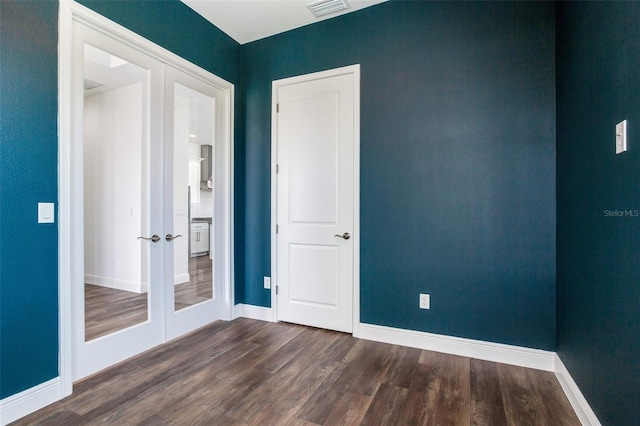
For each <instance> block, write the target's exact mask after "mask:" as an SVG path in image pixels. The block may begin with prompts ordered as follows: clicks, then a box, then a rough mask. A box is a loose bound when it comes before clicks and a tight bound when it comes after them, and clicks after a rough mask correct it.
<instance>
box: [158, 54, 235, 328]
mask: <svg viewBox="0 0 640 426" xmlns="http://www.w3.org/2000/svg"><path fill="white" fill-rule="evenodd" d="M223 100H224V93H223V92H222V91H221V90H220V89H218V88H216V87H214V86H213V85H212V84H211V83H209V82H206V81H204V80H202V79H200V78H196V77H194V76H192V75H189V74H187V73H185V72H184V71H180V70H177V69H175V68H173V67H171V66H166V67H165V138H166V146H165V154H166V155H165V157H166V164H165V170H166V171H167V172H166V173H165V182H166V187H167V190H168V191H167V197H166V200H165V205H166V210H167V211H168V212H171V213H170V214H168V215H166V218H165V229H167V230H168V231H167V232H169V233H170V234H172V235H173V236H176V238H174V239H172V240H171V239H170V240H169V244H168V245H167V249H168V250H167V253H166V257H165V259H166V261H165V271H166V276H167V277H169V279H168V280H167V285H166V294H167V299H166V304H165V310H166V330H167V340H170V339H172V338H174V337H177V336H180V335H182V334H184V333H186V332H188V331H190V330H194V329H195V328H198V327H201V326H203V325H205V324H208V323H210V322H212V321H215V320H217V319H221V318H225V316H226V315H225V301H224V299H225V297H224V282H225V270H226V268H225V261H224V259H225V250H224V245H223V242H224V236H225V235H226V234H228V228H225V227H226V226H227V225H226V217H225V216H226V215H225V209H224V205H225V204H227V203H226V201H225V193H226V191H225V182H227V181H228V179H227V178H226V177H225V176H224V170H225V167H224V159H225V158H227V157H228V146H226V145H225V143H224V140H225V137H224V133H225V126H224V125H221V123H223V121H224V120H223V115H222V114H221V112H222V111H223V110H224V108H223ZM216 123H217V125H216ZM205 175H206V176H205ZM192 229H194V232H193V233H192V232H191V230H192ZM178 235H180V237H177V236H178Z"/></svg>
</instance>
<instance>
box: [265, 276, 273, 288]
mask: <svg viewBox="0 0 640 426" xmlns="http://www.w3.org/2000/svg"><path fill="white" fill-rule="evenodd" d="M264 288H266V289H267V290H269V289H270V288H271V277H264Z"/></svg>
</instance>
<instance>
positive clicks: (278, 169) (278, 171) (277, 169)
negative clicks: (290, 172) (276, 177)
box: [276, 164, 280, 174]
mask: <svg viewBox="0 0 640 426" xmlns="http://www.w3.org/2000/svg"><path fill="white" fill-rule="evenodd" d="M278 173H280V165H278V164H276V174H278Z"/></svg>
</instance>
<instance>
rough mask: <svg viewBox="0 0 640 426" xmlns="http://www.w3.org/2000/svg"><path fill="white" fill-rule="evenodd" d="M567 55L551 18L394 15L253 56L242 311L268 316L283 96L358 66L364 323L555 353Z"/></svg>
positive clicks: (518, 12)
mask: <svg viewBox="0 0 640 426" xmlns="http://www.w3.org/2000/svg"><path fill="white" fill-rule="evenodd" d="M554 52H555V33H554V6H553V4H552V3H544V2H542V3H541V2H533V3H523V2H513V3H511V2H509V3H507V2H490V3H486V2H468V3H460V2H449V3H443V2H396V1H393V2H389V3H384V4H381V5H378V6H374V7H372V8H368V9H365V10H363V11H360V12H358V13H354V14H350V15H345V16H342V17H338V18H335V19H331V20H328V21H324V22H321V23H318V24H314V25H311V26H307V27H304V28H301V29H297V30H293V31H290V32H287V33H284V34H281V35H277V36H273V37H270V38H267V39H264V40H260V41H256V42H253V43H250V44H247V45H245V46H243V51H242V53H243V59H242V67H243V80H244V82H245V89H246V96H245V105H244V106H245V109H244V116H243V117H242V118H241V121H242V122H243V123H244V126H245V130H244V131H245V138H244V140H243V141H241V142H240V143H241V144H243V146H242V147H241V151H242V152H243V153H244V155H245V157H244V161H245V164H244V168H245V179H246V182H245V186H244V188H240V187H239V188H238V192H237V193H236V196H237V197H239V198H240V197H242V198H243V199H244V203H245V207H246V208H245V215H246V216H245V218H244V223H238V224H237V225H238V226H240V227H244V230H245V232H246V245H245V247H244V253H243V257H244V259H245V261H246V265H244V267H245V269H244V271H241V270H238V269H236V279H237V280H238V287H244V289H245V290H244V292H242V293H241V292H238V300H237V301H238V302H242V303H248V304H254V305H260V306H269V304H270V293H269V291H268V290H264V289H263V288H262V277H263V276H264V275H270V232H269V228H270V208H271V207H270V195H269V194H270V171H269V170H270V144H271V136H270V135H271V128H270V127H271V124H270V123H271V82H272V80H276V79H280V78H285V77H290V76H294V75H298V74H304V73H309V72H314V71H320V70H324V69H328V68H334V67H339V66H344V65H351V64H355V63H359V64H361V72H362V83H361V194H360V197H361V245H362V249H361V321H363V322H365V323H373V324H381V325H387V326H393V327H400V328H406V329H413V330H422V331H429V332H435V333H442V334H447V335H453V336H463V337H469V338H474V339H481V340H488V341H494V342H503V343H509V344H516V345H523V346H528V347H534V348H541V349H549V350H554V349H555V272H556V271H555V261H556V260H555V244H556V243H555V232H556V230H555V215H556V208H555V202H556V201H555V200H556V197H555V62H554ZM243 190H245V191H246V192H244V193H242V191H243ZM420 292H426V293H430V294H431V305H432V306H431V310H429V311H424V310H419V309H418V294H419V293H420Z"/></svg>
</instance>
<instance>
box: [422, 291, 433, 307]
mask: <svg viewBox="0 0 640 426" xmlns="http://www.w3.org/2000/svg"><path fill="white" fill-rule="evenodd" d="M420 309H431V297H430V296H429V295H428V294H422V293H420Z"/></svg>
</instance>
